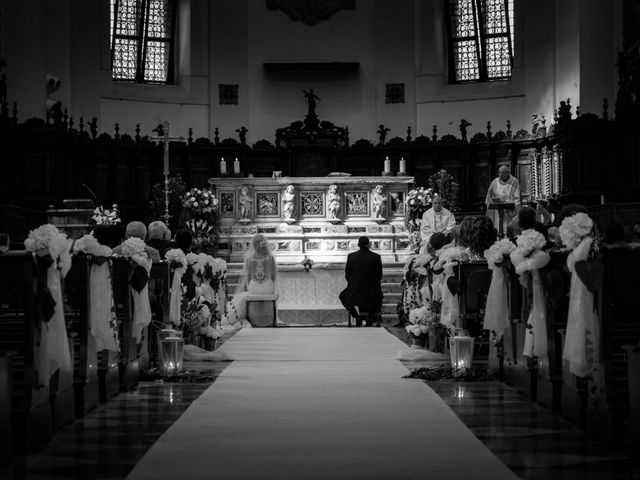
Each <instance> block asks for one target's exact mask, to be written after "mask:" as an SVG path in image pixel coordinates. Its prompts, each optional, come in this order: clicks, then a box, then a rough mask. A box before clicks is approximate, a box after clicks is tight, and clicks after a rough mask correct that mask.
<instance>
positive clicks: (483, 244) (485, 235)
mask: <svg viewBox="0 0 640 480" xmlns="http://www.w3.org/2000/svg"><path fill="white" fill-rule="evenodd" d="M471 233H472V235H471V238H470V242H469V260H471V261H478V260H484V251H485V250H487V249H488V248H489V247H491V245H493V244H494V243H495V241H496V239H497V236H498V232H497V230H496V229H495V227H494V226H493V221H492V220H491V219H490V218H489V217H480V218H477V219H476V221H475V222H474V224H473V227H472V230H471Z"/></svg>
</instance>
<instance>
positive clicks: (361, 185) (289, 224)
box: [209, 175, 414, 264]
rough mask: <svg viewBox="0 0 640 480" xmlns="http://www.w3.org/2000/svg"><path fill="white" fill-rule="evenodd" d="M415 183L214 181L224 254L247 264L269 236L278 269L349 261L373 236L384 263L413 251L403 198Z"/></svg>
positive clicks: (284, 179) (287, 179) (340, 179)
mask: <svg viewBox="0 0 640 480" xmlns="http://www.w3.org/2000/svg"><path fill="white" fill-rule="evenodd" d="M413 181H414V179H413V177H408V176H407V177H393V176H384V177H361V176H357V177H355V176H349V175H335V176H326V177H279V178H264V177H261V178H253V177H228V178H211V179H209V183H210V184H211V186H212V187H213V188H214V189H215V191H216V195H217V196H218V201H219V205H220V207H219V208H220V238H219V254H220V255H221V256H227V257H228V258H229V259H230V261H232V262H237V261H241V260H242V258H243V256H244V253H245V251H246V249H247V247H248V245H249V242H250V240H251V238H252V237H253V236H254V235H255V234H256V233H263V234H265V235H266V236H267V238H268V239H269V241H270V242H271V247H272V249H273V251H274V255H275V256H276V257H277V259H278V263H280V264H286V263H298V262H300V261H301V260H302V259H303V258H304V257H305V255H306V256H308V257H309V258H311V259H312V260H313V261H315V262H324V263H327V262H337V263H344V262H345V260H346V256H347V255H348V254H349V253H350V252H352V251H354V250H357V248H358V246H357V243H358V237H360V236H361V235H367V236H368V237H369V238H370V239H371V246H372V250H373V251H375V252H377V253H379V254H380V255H382V257H383V261H398V260H403V259H404V257H405V256H406V254H407V253H408V246H409V245H408V234H407V232H406V230H405V227H404V199H405V198H406V195H407V192H408V189H409V186H410V185H411V184H412V183H413Z"/></svg>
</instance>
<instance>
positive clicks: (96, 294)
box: [73, 234, 119, 352]
mask: <svg viewBox="0 0 640 480" xmlns="http://www.w3.org/2000/svg"><path fill="white" fill-rule="evenodd" d="M73 252H74V254H76V255H77V254H84V255H87V257H88V259H89V265H90V267H89V326H90V328H91V335H92V336H93V338H94V340H95V342H96V350H97V351H102V350H109V351H112V352H117V351H119V348H118V328H117V319H116V318H115V315H114V311H113V308H112V307H113V288H112V286H111V263H110V261H109V258H110V257H111V255H112V250H111V248H109V247H107V246H105V245H101V244H100V243H99V242H98V240H96V238H95V237H94V236H93V235H92V234H87V235H84V236H83V237H81V238H79V239H78V240H76V242H75V243H74V245H73Z"/></svg>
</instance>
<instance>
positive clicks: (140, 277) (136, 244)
mask: <svg viewBox="0 0 640 480" xmlns="http://www.w3.org/2000/svg"><path fill="white" fill-rule="evenodd" d="M122 256H123V257H126V258H128V259H129V262H130V268H129V277H128V278H129V290H130V292H131V297H132V298H133V326H132V328H133V337H134V338H135V339H136V342H138V343H140V341H141V340H142V330H143V329H144V327H146V326H147V325H149V324H150V323H151V304H150V302H149V285H148V284H149V272H151V260H150V259H149V257H148V255H147V252H146V245H145V243H144V241H142V240H141V239H139V238H135V237H131V238H128V239H127V240H125V241H124V242H123V244H122Z"/></svg>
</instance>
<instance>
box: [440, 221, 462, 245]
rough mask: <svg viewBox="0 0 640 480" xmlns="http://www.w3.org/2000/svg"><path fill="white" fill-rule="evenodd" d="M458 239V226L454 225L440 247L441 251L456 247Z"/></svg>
mask: <svg viewBox="0 0 640 480" xmlns="http://www.w3.org/2000/svg"><path fill="white" fill-rule="evenodd" d="M459 238H460V225H456V226H455V227H453V228H452V229H451V231H450V232H449V234H448V235H447V236H446V238H445V244H444V245H443V246H442V248H443V249H446V248H451V247H457V246H458V241H459Z"/></svg>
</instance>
